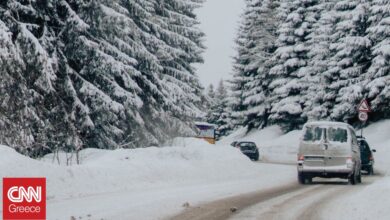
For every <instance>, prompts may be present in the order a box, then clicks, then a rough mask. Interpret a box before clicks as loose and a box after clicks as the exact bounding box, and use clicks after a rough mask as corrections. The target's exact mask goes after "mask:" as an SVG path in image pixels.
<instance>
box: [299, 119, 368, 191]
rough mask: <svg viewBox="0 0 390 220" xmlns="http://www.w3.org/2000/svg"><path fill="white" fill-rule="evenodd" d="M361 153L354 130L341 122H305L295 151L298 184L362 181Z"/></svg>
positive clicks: (354, 182) (353, 182) (352, 182)
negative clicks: (321, 180)
mask: <svg viewBox="0 0 390 220" xmlns="http://www.w3.org/2000/svg"><path fill="white" fill-rule="evenodd" d="M360 166H361V163H360V151H359V146H358V142H357V139H356V135H355V131H354V129H353V128H352V127H351V126H350V125H348V124H346V123H342V122H327V121H318V122H308V123H306V124H305V125H304V126H303V133H302V137H301V139H300V143H299V150H298V181H299V183H301V184H305V183H310V182H311V181H312V178H313V177H322V178H344V179H348V180H349V182H350V183H351V184H353V185H354V184H356V183H360V182H361V173H360Z"/></svg>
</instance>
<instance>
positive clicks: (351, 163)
mask: <svg viewBox="0 0 390 220" xmlns="http://www.w3.org/2000/svg"><path fill="white" fill-rule="evenodd" d="M345 163H346V164H347V167H348V168H353V160H352V157H347V160H346V161H345Z"/></svg>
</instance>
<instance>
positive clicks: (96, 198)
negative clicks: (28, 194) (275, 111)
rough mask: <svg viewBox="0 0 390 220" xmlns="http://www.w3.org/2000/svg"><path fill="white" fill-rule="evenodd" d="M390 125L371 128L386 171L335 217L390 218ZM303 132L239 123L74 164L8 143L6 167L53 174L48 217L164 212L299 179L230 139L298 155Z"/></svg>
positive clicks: (0, 168)
mask: <svg viewBox="0 0 390 220" xmlns="http://www.w3.org/2000/svg"><path fill="white" fill-rule="evenodd" d="M389 130H390V120H387V121H382V122H379V123H376V124H374V125H371V126H369V128H367V129H365V131H364V133H365V136H366V137H367V140H368V143H369V144H370V145H371V147H372V148H375V149H377V151H378V152H377V153H376V155H375V158H376V162H377V163H376V171H379V173H380V174H382V175H384V177H383V178H380V179H379V180H378V181H376V182H374V183H373V184H371V185H367V186H366V187H364V188H363V190H361V191H359V192H358V193H354V194H350V195H347V196H345V197H343V198H342V201H341V200H340V203H338V204H336V205H335V206H330V207H329V209H331V210H332V213H331V214H332V215H333V216H334V218H333V219H350V217H351V215H352V216H356V217H357V219H390V211H389V210H388V208H387V206H388V204H389V202H390V201H389V198H390V190H389V189H390V176H389V175H390V173H389V172H388V169H389V167H390V162H389V161H390V160H389V158H390V135H389ZM299 136H300V131H293V132H290V133H288V134H285V135H283V134H282V132H281V130H280V129H279V128H278V127H276V126H273V127H270V128H267V129H264V130H261V131H254V132H251V133H249V134H248V135H247V136H245V131H244V130H239V131H237V132H235V133H234V134H232V135H231V136H229V137H226V138H225V139H223V140H222V141H220V142H219V143H218V144H217V145H210V144H208V143H207V142H205V141H203V140H198V139H192V138H189V139H178V140H177V141H175V142H174V143H173V144H171V145H172V146H167V147H162V148H156V147H151V148H142V149H131V150H130V149H126V150H125V149H120V150H115V151H108V150H97V149H86V150H83V151H82V152H81V153H80V158H81V162H82V163H81V164H80V165H72V166H66V165H65V162H64V157H65V155H64V154H60V158H62V162H61V164H60V165H58V163H57V162H56V161H54V163H53V155H48V156H46V157H45V158H43V159H41V160H40V161H38V160H33V159H30V158H27V157H24V156H22V155H19V154H17V153H16V152H15V151H14V150H12V149H10V148H8V147H5V146H0V174H1V177H25V176H43V177H46V178H47V215H48V219H66V220H68V219H70V216H74V217H76V218H80V217H81V218H82V219H164V218H166V217H169V216H171V215H174V214H175V213H178V212H180V211H182V210H184V209H185V207H182V205H183V204H184V203H186V202H188V203H189V204H190V206H193V205H196V204H199V203H202V202H206V201H211V200H215V199H219V198H225V197H228V196H231V195H237V194H241V193H246V192H251V191H254V190H259V189H264V190H266V189H269V188H272V187H275V186H278V185H285V184H287V183H292V182H296V168H295V166H289V165H276V164H265V163H254V162H252V161H250V160H249V159H248V158H247V157H246V156H244V155H243V154H241V152H239V150H238V149H236V148H233V147H231V146H230V145H229V144H230V142H232V141H233V140H238V139H241V140H252V141H255V142H256V143H257V145H258V146H259V148H260V153H261V157H262V159H263V160H264V161H276V162H282V163H294V162H295V160H296V152H297V146H298V141H299ZM179 140H180V141H179ZM73 164H74V163H73ZM0 181H2V179H1V180H0ZM363 181H364V180H363ZM0 187H2V183H1V184H0ZM0 191H2V190H0ZM339 204H346V205H345V206H343V207H342V208H340V207H341V206H339ZM367 207H370V208H367ZM1 208H2V204H0V209H1ZM0 212H2V210H1V211H0ZM328 215H329V214H328Z"/></svg>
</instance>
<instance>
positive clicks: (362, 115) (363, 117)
mask: <svg viewBox="0 0 390 220" xmlns="http://www.w3.org/2000/svg"><path fill="white" fill-rule="evenodd" d="M367 119H368V114H367V112H359V120H360V121H362V122H365V121H367Z"/></svg>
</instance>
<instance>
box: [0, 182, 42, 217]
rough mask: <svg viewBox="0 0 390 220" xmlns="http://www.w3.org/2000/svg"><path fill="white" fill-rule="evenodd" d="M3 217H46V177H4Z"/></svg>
mask: <svg viewBox="0 0 390 220" xmlns="http://www.w3.org/2000/svg"><path fill="white" fill-rule="evenodd" d="M3 219H46V179H45V178H3Z"/></svg>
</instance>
